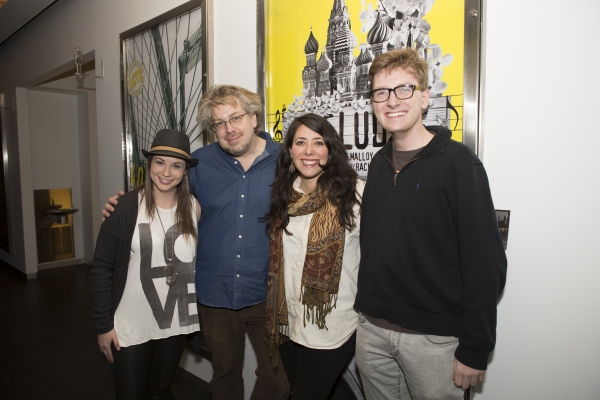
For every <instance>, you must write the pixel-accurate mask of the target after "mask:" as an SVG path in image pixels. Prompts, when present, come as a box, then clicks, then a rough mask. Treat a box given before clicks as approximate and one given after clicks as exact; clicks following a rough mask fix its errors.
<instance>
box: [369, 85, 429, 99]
mask: <svg viewBox="0 0 600 400" xmlns="http://www.w3.org/2000/svg"><path fill="white" fill-rule="evenodd" d="M415 90H425V89H423V88H422V87H421V86H417V85H400V86H396V87H395V88H393V89H387V88H381V89H375V90H371V99H373V102H375V103H383V102H384V101H387V100H388V99H389V98H390V93H392V92H394V94H395V95H396V98H397V99H398V100H407V99H410V98H411V97H413V94H414V93H415Z"/></svg>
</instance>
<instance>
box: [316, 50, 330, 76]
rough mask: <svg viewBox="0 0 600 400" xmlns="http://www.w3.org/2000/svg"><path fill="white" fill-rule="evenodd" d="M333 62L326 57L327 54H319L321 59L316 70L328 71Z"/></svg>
mask: <svg viewBox="0 0 600 400" xmlns="http://www.w3.org/2000/svg"><path fill="white" fill-rule="evenodd" d="M332 65H333V62H332V61H331V60H330V59H329V57H328V56H327V52H325V51H324V52H323V53H321V58H319V62H317V70H318V71H321V72H322V71H329V70H330V69H331V66H332Z"/></svg>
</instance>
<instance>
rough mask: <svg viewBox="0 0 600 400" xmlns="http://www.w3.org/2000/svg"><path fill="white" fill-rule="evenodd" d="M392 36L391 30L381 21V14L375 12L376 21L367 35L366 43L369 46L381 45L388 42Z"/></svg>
mask: <svg viewBox="0 0 600 400" xmlns="http://www.w3.org/2000/svg"><path fill="white" fill-rule="evenodd" d="M391 36H392V30H391V29H390V27H389V26H387V25H386V23H385V22H384V21H383V19H382V17H381V13H380V12H379V11H377V20H376V21H375V23H374V24H373V27H372V28H371V30H370V31H369V33H368V34H367V43H369V44H377V43H383V42H385V41H387V40H390V37H391Z"/></svg>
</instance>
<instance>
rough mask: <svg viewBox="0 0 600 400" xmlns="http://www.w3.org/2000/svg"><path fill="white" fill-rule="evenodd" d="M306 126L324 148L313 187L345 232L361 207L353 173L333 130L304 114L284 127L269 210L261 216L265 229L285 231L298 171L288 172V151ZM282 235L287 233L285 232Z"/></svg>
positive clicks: (351, 226)
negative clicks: (332, 209)
mask: <svg viewBox="0 0 600 400" xmlns="http://www.w3.org/2000/svg"><path fill="white" fill-rule="evenodd" d="M302 125H304V126H306V127H307V128H308V129H310V130H311V131H313V132H316V133H318V134H319V135H321V136H322V137H323V140H324V142H325V146H327V151H328V156H327V164H325V165H322V166H321V167H322V168H323V172H322V173H321V175H319V179H318V180H317V185H320V186H321V188H322V189H323V192H324V193H325V194H326V196H327V198H328V199H329V201H330V202H331V204H333V205H334V206H335V207H337V210H338V220H339V222H340V224H341V225H342V226H343V227H344V228H345V229H346V230H352V229H354V227H355V226H356V223H355V221H354V212H353V208H354V205H356V204H359V205H360V204H361V203H360V200H359V198H358V195H357V193H356V180H357V179H358V176H357V174H356V171H354V169H353V168H352V166H351V165H350V160H349V158H348V153H346V149H345V147H344V143H343V141H342V138H341V137H340V135H339V134H338V133H337V131H336V130H335V128H334V127H333V126H332V125H331V124H330V123H329V122H328V121H327V120H326V119H325V118H323V117H320V116H318V115H316V114H305V115H302V116H300V117H297V118H296V119H295V120H294V121H293V122H292V124H291V125H290V127H289V128H288V131H287V134H286V137H285V141H284V143H283V145H284V148H283V149H282V150H281V153H279V158H278V159H277V170H276V172H275V181H274V182H273V184H272V189H271V210H270V211H269V212H268V213H267V215H266V216H265V218H264V219H265V220H266V222H267V229H268V230H269V232H271V231H272V230H274V229H284V230H285V229H286V227H287V225H288V223H289V221H290V217H289V215H288V203H289V201H290V198H291V197H292V190H293V187H292V185H293V183H294V181H295V180H296V178H297V177H298V171H294V172H293V173H290V172H289V168H290V165H291V164H292V155H291V153H290V150H291V148H292V144H293V143H294V136H295V135H296V131H297V130H298V128H299V127H300V126H302ZM285 232H286V233H288V234H289V232H287V230H286V231H285Z"/></svg>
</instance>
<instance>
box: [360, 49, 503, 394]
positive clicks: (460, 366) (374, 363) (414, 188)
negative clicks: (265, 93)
mask: <svg viewBox="0 0 600 400" xmlns="http://www.w3.org/2000/svg"><path fill="white" fill-rule="evenodd" d="M427 78H428V66H427V63H426V62H425V61H424V60H422V59H420V58H419V57H418V55H417V53H416V52H415V51H414V50H412V49H404V50H394V51H391V52H388V53H384V54H382V55H380V56H379V57H377V58H376V59H375V60H374V61H373V64H372V65H371V68H370V70H369V80H370V82H371V87H372V88H373V91H372V92H371V99H372V104H373V112H374V114H375V116H376V117H377V120H378V121H379V123H380V124H381V126H382V127H383V128H384V129H385V131H387V132H390V133H391V134H392V137H391V139H390V141H389V142H388V143H387V144H386V145H385V146H384V147H383V148H382V149H381V150H380V151H379V152H378V153H377V154H376V155H375V157H374V158H373V161H372V162H371V165H370V167H369V175H368V180H367V186H366V188H365V192H364V195H363V202H362V207H363V211H362V217H361V251H362V256H361V264H360V270H359V275H358V293H357V297H356V303H355V308H356V309H357V310H358V311H359V312H360V316H359V321H360V323H359V327H358V331H357V339H356V340H357V344H356V362H357V365H358V367H359V370H360V373H361V377H362V382H363V386H364V389H365V391H366V394H367V398H368V399H391V398H400V399H413V400H415V399H462V398H463V389H466V388H468V387H469V386H472V385H475V384H477V382H478V381H479V382H483V380H484V377H485V370H486V368H487V360H488V356H489V354H490V352H491V351H492V350H493V349H494V345H495V341H496V303H497V298H498V296H499V295H500V293H501V291H502V289H503V288H504V283H505V280H506V256H505V253H504V247H503V244H502V240H501V238H500V233H499V230H498V225H497V221H496V217H495V211H494V205H493V203H492V198H491V194H490V189H489V183H488V179H487V175H486V173H485V169H484V168H483V165H482V164H481V161H480V160H479V159H478V158H477V156H476V155H475V154H474V153H473V152H472V151H471V150H470V149H469V148H467V147H466V146H465V145H463V144H461V143H458V142H455V141H453V140H451V139H450V137H451V132H450V131H449V130H448V129H446V128H444V127H425V126H424V125H423V123H422V113H423V110H426V109H427V106H428V103H429V90H428V89H427V88H428V82H427Z"/></svg>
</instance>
